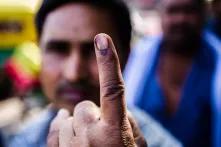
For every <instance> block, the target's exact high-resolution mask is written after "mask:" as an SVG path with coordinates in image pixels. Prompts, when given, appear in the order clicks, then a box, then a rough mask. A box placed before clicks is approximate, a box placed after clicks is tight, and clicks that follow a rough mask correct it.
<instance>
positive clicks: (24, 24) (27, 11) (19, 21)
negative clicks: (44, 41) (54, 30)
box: [0, 0, 40, 48]
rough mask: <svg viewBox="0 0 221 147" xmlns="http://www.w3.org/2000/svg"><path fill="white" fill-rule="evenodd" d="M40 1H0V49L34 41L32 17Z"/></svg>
mask: <svg viewBox="0 0 221 147" xmlns="http://www.w3.org/2000/svg"><path fill="white" fill-rule="evenodd" d="M39 4H40V0H0V47H1V48H8V47H13V46H15V45H17V44H20V43H22V42H24V41H27V40H29V41H36V33H35V27H34V15H35V13H36V11H37V9H38V7H39Z"/></svg>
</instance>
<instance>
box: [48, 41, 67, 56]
mask: <svg viewBox="0 0 221 147" xmlns="http://www.w3.org/2000/svg"><path fill="white" fill-rule="evenodd" d="M69 51H70V45H69V44H68V43H66V42H51V43H48V44H47V45H46V52H48V53H56V54H61V55H66V54H68V53H69Z"/></svg>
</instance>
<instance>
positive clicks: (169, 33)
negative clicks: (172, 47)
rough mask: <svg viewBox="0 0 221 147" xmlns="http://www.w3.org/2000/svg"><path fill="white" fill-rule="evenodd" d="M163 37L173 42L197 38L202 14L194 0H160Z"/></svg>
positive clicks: (201, 22)
mask: <svg viewBox="0 0 221 147" xmlns="http://www.w3.org/2000/svg"><path fill="white" fill-rule="evenodd" d="M162 7H163V8H162V12H161V16H162V29H163V32H164V37H165V38H166V39H168V40H170V41H173V42H185V40H187V41H188V40H191V39H194V38H199V35H200V32H201V28H202V24H203V14H202V11H201V10H200V6H199V4H198V3H197V2H195V0H162Z"/></svg>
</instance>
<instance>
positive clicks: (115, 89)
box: [102, 80, 125, 100]
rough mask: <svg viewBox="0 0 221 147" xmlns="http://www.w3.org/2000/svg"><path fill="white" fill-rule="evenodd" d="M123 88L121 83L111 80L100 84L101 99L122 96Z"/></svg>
mask: <svg viewBox="0 0 221 147" xmlns="http://www.w3.org/2000/svg"><path fill="white" fill-rule="evenodd" d="M124 92H125V87H124V84H123V82H122V81H119V80H111V81H108V82H105V83H103V84H102V97H103V98H107V99H109V100H114V99H116V98H119V97H122V96H124Z"/></svg>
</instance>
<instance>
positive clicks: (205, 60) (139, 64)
mask: <svg viewBox="0 0 221 147" xmlns="http://www.w3.org/2000/svg"><path fill="white" fill-rule="evenodd" d="M205 34H206V32H205ZM203 36H204V37H202V46H201V49H200V51H199V52H198V54H197V56H195V59H194V62H193V65H192V69H191V72H190V73H189V75H188V77H187V80H186V81H185V84H184V87H183V91H182V96H181V101H180V104H179V108H178V110H177V112H176V114H175V115H173V116H172V117H171V116H168V115H167V114H166V113H165V112H166V111H165V110H166V106H165V96H164V93H163V92H162V89H161V87H160V86H159V83H158V81H157V78H158V77H157V75H156V67H157V64H158V61H159V54H160V49H161V48H160V46H161V43H162V38H161V37H155V38H154V37H147V38H144V39H143V40H142V41H141V42H140V43H139V44H138V45H137V47H136V48H134V49H133V50H132V53H131V55H130V58H129V62H128V64H127V67H126V70H125V73H124V76H125V83H126V89H127V91H126V97H127V100H128V103H129V105H131V106H134V105H135V106H138V107H139V108H141V109H143V110H144V111H145V112H147V113H149V114H150V115H151V116H152V117H153V118H154V119H156V120H157V121H159V122H160V123H161V124H162V125H163V126H164V127H165V128H166V129H168V130H169V132H171V133H172V134H173V135H174V136H175V137H177V139H178V140H180V141H181V142H182V143H183V144H184V146H185V147H198V146H211V145H212V141H211V137H213V138H215V137H214V136H215V135H214V134H212V133H215V132H214V131H213V130H212V126H214V124H213V122H214V116H213V114H214V113H212V112H214V109H213V107H214V103H213V102H214V101H213V100H214V97H213V92H214V87H213V85H214V78H215V77H216V76H215V75H218V74H216V72H217V71H216V69H217V66H218V61H219V59H220V55H219V53H218V51H217V49H216V48H214V46H213V42H209V41H208V38H207V35H203ZM215 111H216V110H215ZM220 124H221V123H220ZM215 126H218V124H215ZM216 129H217V128H216ZM216 129H214V130H216ZM213 143H214V142H213Z"/></svg>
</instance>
